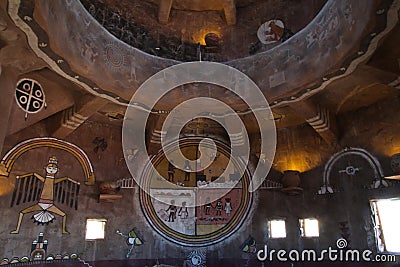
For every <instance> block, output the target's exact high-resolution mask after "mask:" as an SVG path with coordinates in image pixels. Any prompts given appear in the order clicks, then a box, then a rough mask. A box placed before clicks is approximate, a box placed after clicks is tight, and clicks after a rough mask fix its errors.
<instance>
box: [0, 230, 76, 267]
mask: <svg viewBox="0 0 400 267" xmlns="http://www.w3.org/2000/svg"><path fill="white" fill-rule="evenodd" d="M48 247H49V242H48V241H47V240H46V239H45V238H44V234H43V233H39V235H38V237H37V238H36V239H35V240H33V241H32V244H31V249H30V255H29V256H22V257H18V256H15V257H12V258H11V259H9V258H3V259H2V260H1V262H0V265H10V264H15V265H16V266H20V265H21V263H24V264H23V265H36V264H39V263H55V262H60V261H62V262H65V261H76V260H79V261H82V260H81V259H80V258H79V256H78V254H76V253H72V254H68V253H64V254H61V253H56V254H51V253H48V250H49V249H48Z"/></svg>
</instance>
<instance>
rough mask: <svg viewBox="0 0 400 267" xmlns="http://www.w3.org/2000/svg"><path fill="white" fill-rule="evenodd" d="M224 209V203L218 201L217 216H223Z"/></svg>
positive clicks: (216, 206)
mask: <svg viewBox="0 0 400 267" xmlns="http://www.w3.org/2000/svg"><path fill="white" fill-rule="evenodd" d="M223 208H224V204H223V203H222V200H221V199H218V200H217V204H216V205H215V209H216V210H217V212H216V215H217V216H221V215H222V210H223Z"/></svg>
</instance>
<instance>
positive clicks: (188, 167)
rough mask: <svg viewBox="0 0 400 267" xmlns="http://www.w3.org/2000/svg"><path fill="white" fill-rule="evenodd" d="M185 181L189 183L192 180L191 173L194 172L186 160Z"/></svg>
mask: <svg viewBox="0 0 400 267" xmlns="http://www.w3.org/2000/svg"><path fill="white" fill-rule="evenodd" d="M184 169H185V181H189V180H190V172H191V171H192V168H191V167H190V165H189V161H188V160H185V167H184Z"/></svg>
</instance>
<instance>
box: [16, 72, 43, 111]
mask: <svg viewBox="0 0 400 267" xmlns="http://www.w3.org/2000/svg"><path fill="white" fill-rule="evenodd" d="M15 100H16V101H17V104H18V106H19V107H20V108H21V109H22V110H23V111H25V112H26V113H37V112H39V111H40V110H41V109H42V108H43V107H44V106H45V105H46V102H45V96H44V92H43V89H42V86H41V85H40V84H39V83H38V82H37V81H35V80H32V79H27V78H24V79H21V80H19V81H18V83H17V87H16V89H15Z"/></svg>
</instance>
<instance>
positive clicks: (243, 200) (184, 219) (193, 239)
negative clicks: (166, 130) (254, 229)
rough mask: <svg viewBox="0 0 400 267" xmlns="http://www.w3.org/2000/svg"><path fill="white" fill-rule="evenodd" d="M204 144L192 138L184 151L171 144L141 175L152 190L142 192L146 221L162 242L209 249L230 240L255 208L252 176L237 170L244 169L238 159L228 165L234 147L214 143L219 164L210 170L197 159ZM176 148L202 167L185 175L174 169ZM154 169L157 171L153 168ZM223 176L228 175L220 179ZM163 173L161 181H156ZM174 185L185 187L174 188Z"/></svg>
mask: <svg viewBox="0 0 400 267" xmlns="http://www.w3.org/2000/svg"><path fill="white" fill-rule="evenodd" d="M200 141H201V139H196V138H187V139H182V140H180V141H179V146H176V143H175V144H169V145H167V146H166V147H164V151H161V152H159V153H158V154H157V155H156V156H155V157H153V158H152V161H151V162H149V163H148V164H147V166H146V167H145V169H144V171H143V173H142V176H141V180H142V181H144V184H145V185H144V186H147V187H148V188H147V190H143V189H141V191H140V203H141V207H142V210H143V212H144V213H145V216H146V218H147V220H148V221H149V223H150V224H151V225H152V227H153V228H154V229H155V230H156V231H157V232H158V233H160V234H161V235H162V236H163V237H165V238H167V239H169V240H171V241H173V242H175V243H178V244H183V245H187V246H204V245H210V244H214V243H216V242H219V241H221V240H223V239H225V238H227V237H228V236H230V235H231V234H233V233H234V232H235V231H237V230H238V229H239V228H240V226H241V225H242V223H243V221H244V220H245V218H246V216H247V214H248V211H249V209H250V206H251V203H252V194H251V193H250V192H249V184H250V176H249V172H248V170H247V169H245V171H244V174H243V176H242V177H240V175H239V173H241V172H240V171H238V170H239V169H243V168H244V167H243V166H244V164H243V163H241V162H239V161H238V160H235V161H234V162H233V166H232V165H228V162H229V160H230V149H229V147H228V146H226V145H225V144H223V143H221V142H218V141H216V140H214V142H215V144H216V145H217V153H216V154H217V155H210V157H211V156H212V157H213V158H214V160H213V161H212V162H211V164H209V165H208V166H207V167H206V166H201V165H202V163H201V162H199V161H198V160H197V159H198V158H199V154H200V151H199V149H198V146H199V142H200ZM176 147H179V148H180V150H181V152H182V154H184V155H185V156H186V158H188V159H191V160H195V161H196V164H195V165H198V166H195V165H193V166H187V167H186V168H185V169H183V170H180V169H175V168H173V167H171V166H172V165H171V164H170V162H168V159H167V156H166V154H167V155H168V154H171V153H174V152H175V151H174V150H176ZM149 164H152V165H153V166H154V167H155V169H156V170H157V171H153V170H154V169H153V168H149V167H148V166H149ZM197 170H199V171H197ZM224 172H225V173H228V174H229V176H228V177H224V176H220V175H221V174H222V173H224ZM158 173H159V174H161V175H162V177H155V176H157V175H158ZM170 182H171V183H174V184H176V185H180V187H179V188H176V187H174V186H171V183H170ZM227 189H228V190H227ZM146 191H147V192H150V194H148V193H146ZM151 196H156V197H154V198H153V197H151ZM215 196H218V197H217V198H215ZM213 199H216V200H213Z"/></svg>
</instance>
